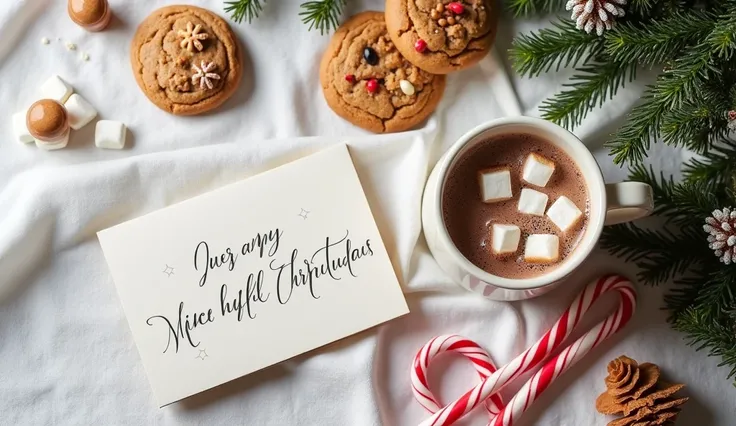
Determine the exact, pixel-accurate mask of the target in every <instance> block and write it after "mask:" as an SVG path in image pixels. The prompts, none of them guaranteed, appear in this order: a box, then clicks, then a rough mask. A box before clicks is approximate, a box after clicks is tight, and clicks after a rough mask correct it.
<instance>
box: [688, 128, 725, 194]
mask: <svg viewBox="0 0 736 426" xmlns="http://www.w3.org/2000/svg"><path fill="white" fill-rule="evenodd" d="M702 155H703V158H702V159H700V158H693V159H691V160H690V161H688V162H687V163H685V166H684V168H683V173H684V175H685V179H686V181H688V182H701V181H702V182H715V183H717V184H721V185H731V184H732V183H733V180H734V178H735V177H736V142H734V141H731V140H726V139H724V140H722V141H721V142H720V144H719V145H714V146H713V147H711V148H710V149H709V151H708V152H706V153H704V154H702Z"/></svg>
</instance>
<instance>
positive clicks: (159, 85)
mask: <svg viewBox="0 0 736 426" xmlns="http://www.w3.org/2000/svg"><path fill="white" fill-rule="evenodd" d="M240 54H241V53H240V48H239V46H238V42H237V39H236V38H235V35H234V34H233V32H232V30H231V29H230V26H229V25H228V24H227V22H225V21H224V20H223V19H222V18H220V17H219V16H217V15H215V14H213V13H212V12H210V11H208V10H205V9H201V8H199V7H195V6H168V7H164V8H162V9H159V10H157V11H155V12H153V13H152V14H151V15H150V16H149V17H148V18H146V20H145V21H143V23H141V25H140V26H139V27H138V31H137V32H136V34H135V36H134V37H133V42H132V46H131V53H130V59H131V64H132V66H133V73H134V74H135V78H136V80H137V81H138V85H139V86H140V88H141V90H143V93H145V95H146V96H147V97H148V99H150V100H151V102H153V103H154V104H156V106H158V107H159V108H161V109H163V110H165V111H167V112H170V113H172V114H176V115H196V114H201V113H204V112H207V111H210V110H212V109H214V108H217V107H218V106H220V105H221V104H222V103H223V102H225V101H226V100H227V99H228V98H229V97H230V96H232V95H233V93H234V92H235V90H236V89H237V87H238V85H239V84H240V80H241V77H242V66H241V62H242V60H241V57H240Z"/></svg>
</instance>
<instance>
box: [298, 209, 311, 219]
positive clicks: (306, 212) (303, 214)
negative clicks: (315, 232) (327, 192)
mask: <svg viewBox="0 0 736 426" xmlns="http://www.w3.org/2000/svg"><path fill="white" fill-rule="evenodd" d="M301 210H302V211H301V212H299V214H298V215H297V216H299V217H300V218H302V219H304V220H307V217H308V216H309V213H311V212H310V211H309V210H304V209H301Z"/></svg>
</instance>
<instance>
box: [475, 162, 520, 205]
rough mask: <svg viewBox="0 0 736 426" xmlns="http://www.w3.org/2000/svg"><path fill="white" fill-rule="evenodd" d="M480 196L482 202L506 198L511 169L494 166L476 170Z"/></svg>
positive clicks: (509, 194) (509, 195)
mask: <svg viewBox="0 0 736 426" xmlns="http://www.w3.org/2000/svg"><path fill="white" fill-rule="evenodd" d="M478 180H479V181H480V190H481V197H482V199H483V202H484V203H495V202H496V201H502V200H508V199H509V198H511V197H512V196H513V193H512V191H511V171H510V170H509V169H508V168H507V167H494V168H491V169H485V170H481V171H479V172H478Z"/></svg>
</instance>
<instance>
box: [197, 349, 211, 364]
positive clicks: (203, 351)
mask: <svg viewBox="0 0 736 426" xmlns="http://www.w3.org/2000/svg"><path fill="white" fill-rule="evenodd" d="M208 356H209V355H207V350H206V349H200V350H199V355H197V356H196V357H195V358H199V359H201V360H202V361H204V359H205V358H207V357H208Z"/></svg>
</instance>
